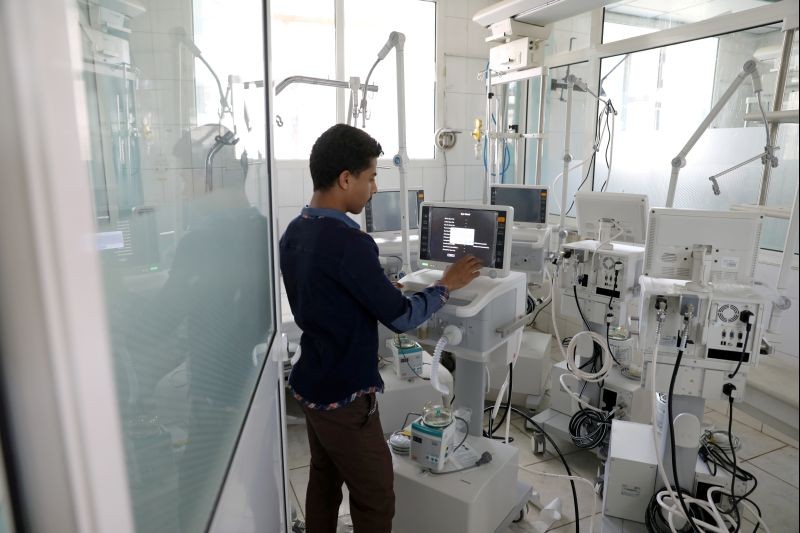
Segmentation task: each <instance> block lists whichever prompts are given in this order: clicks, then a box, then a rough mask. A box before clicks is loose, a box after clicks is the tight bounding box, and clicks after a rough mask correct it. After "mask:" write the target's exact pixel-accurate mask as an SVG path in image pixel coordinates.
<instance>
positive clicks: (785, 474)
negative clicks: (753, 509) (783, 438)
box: [748, 446, 800, 490]
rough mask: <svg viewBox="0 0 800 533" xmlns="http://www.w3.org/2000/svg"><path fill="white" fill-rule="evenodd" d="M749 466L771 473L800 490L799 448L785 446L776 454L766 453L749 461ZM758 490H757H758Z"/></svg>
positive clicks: (775, 452)
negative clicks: (799, 480)
mask: <svg viewBox="0 0 800 533" xmlns="http://www.w3.org/2000/svg"><path fill="white" fill-rule="evenodd" d="M748 462H749V464H753V465H756V466H757V467H758V468H760V469H761V470H764V471H765V472H769V473H770V474H772V475H773V476H775V477H777V478H779V479H781V480H783V481H785V482H786V483H788V484H790V485H792V486H793V487H794V488H799V487H800V483H798V475H800V474H799V472H800V471H799V470H798V453H797V448H792V447H791V446H784V447H783V448H781V449H779V450H775V451H774V452H770V453H765V454H764V455H760V456H758V457H756V458H754V459H751V460H750V461H748ZM756 490H757V489H756Z"/></svg>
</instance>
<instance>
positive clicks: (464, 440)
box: [453, 416, 469, 453]
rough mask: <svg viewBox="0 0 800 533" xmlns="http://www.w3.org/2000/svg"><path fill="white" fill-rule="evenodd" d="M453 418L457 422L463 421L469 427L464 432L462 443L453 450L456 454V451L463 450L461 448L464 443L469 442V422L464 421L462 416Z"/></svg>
mask: <svg viewBox="0 0 800 533" xmlns="http://www.w3.org/2000/svg"><path fill="white" fill-rule="evenodd" d="M453 418H455V419H456V420H461V421H462V422H464V425H465V426H467V429H466V430H464V438H463V439H461V442H459V443H458V446H456V447H455V448H453V453H456V450H458V449H459V448H461V446H463V445H464V443H465V442H466V441H467V436H468V435H469V422H467V421H466V420H464V419H463V418H461V417H460V416H453Z"/></svg>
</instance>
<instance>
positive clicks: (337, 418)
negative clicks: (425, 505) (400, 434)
mask: <svg viewBox="0 0 800 533" xmlns="http://www.w3.org/2000/svg"><path fill="white" fill-rule="evenodd" d="M303 410H304V411H305V414H306V428H307V430H308V444H309V448H310V450H311V472H310V477H309V481H308V488H307V489H306V513H305V514H306V531H307V532H308V533H335V532H336V522H337V520H338V515H339V505H340V504H341V503H342V483H344V484H345V485H347V490H348V492H349V493H350V517H351V518H352V519H353V529H354V533H391V531H392V517H394V471H393V469H392V456H391V453H390V452H389V447H388V445H387V444H386V440H385V439H384V438H383V430H382V429H381V421H380V418H379V414H378V407H377V402H376V399H375V394H369V395H365V396H361V397H359V398H357V399H356V400H354V401H353V402H352V403H349V404H348V405H346V406H344V407H340V408H339V409H334V410H332V411H318V410H314V409H308V408H306V407H304V408H303Z"/></svg>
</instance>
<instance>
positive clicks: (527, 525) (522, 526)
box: [508, 514, 602, 533]
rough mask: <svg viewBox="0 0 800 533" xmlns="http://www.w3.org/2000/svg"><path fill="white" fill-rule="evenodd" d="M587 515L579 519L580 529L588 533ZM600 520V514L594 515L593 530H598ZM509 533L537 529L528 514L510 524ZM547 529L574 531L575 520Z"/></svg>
mask: <svg viewBox="0 0 800 533" xmlns="http://www.w3.org/2000/svg"><path fill="white" fill-rule="evenodd" d="M589 520H590V519H589V517H586V518H583V519H581V521H580V530H581V531H582V532H583V533H588V531H589ZM601 520H602V516H601V515H599V514H598V515H595V517H594V530H595V531H600V521H601ZM508 531H509V533H512V532H513V533H528V532H530V533H535V532H536V531H537V530H536V529H534V527H533V520H531V519H530V515H529V517H528V518H526V519H525V520H523V521H521V522H517V523H515V524H511V527H509V528H508ZM549 531H557V532H558V533H574V531H575V522H572V523H570V524H566V525H563V526H558V527H556V528H554V529H550V530H549Z"/></svg>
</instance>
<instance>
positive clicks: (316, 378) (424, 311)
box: [280, 208, 447, 409]
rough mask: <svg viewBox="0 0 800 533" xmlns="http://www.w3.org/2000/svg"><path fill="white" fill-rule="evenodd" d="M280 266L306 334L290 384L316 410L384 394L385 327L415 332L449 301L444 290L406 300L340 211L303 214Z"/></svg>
mask: <svg viewBox="0 0 800 533" xmlns="http://www.w3.org/2000/svg"><path fill="white" fill-rule="evenodd" d="M280 264H281V273H282V275H283V282H284V285H285V286H286V295H287V297H288V299H289V304H290V306H291V309H292V313H293V314H294V320H295V322H296V323H297V325H298V327H299V328H300V329H301V330H302V331H303V334H302V337H301V339H300V347H301V355H300V360H299V361H298V362H297V363H296V364H295V365H294V367H293V368H292V373H291V376H290V378H289V384H290V386H291V387H292V390H293V391H294V393H295V394H296V395H298V396H300V397H301V399H302V400H303V401H304V403H305V404H306V405H308V406H310V407H312V408H317V409H329V408H335V407H339V406H342V405H345V404H346V403H348V402H349V401H351V400H353V399H354V398H355V397H357V396H358V395H359V394H362V393H364V392H367V391H369V390H382V389H383V381H382V380H381V377H380V374H379V373H378V359H377V354H378V321H380V322H381V323H383V324H384V325H385V326H387V327H388V328H389V329H391V330H392V331H394V332H396V333H399V332H402V331H407V330H409V329H412V328H415V327H417V326H418V325H420V324H422V323H423V322H425V321H426V320H427V319H428V318H430V316H431V315H432V314H433V313H435V312H436V311H438V310H439V309H440V308H441V307H442V305H443V304H444V302H445V301H446V300H447V291H446V290H445V288H444V287H441V286H438V285H436V286H432V287H429V288H427V289H425V290H424V291H423V292H419V293H416V294H415V295H413V296H412V297H411V298H407V297H405V296H404V295H403V294H402V293H401V292H400V291H399V290H398V289H397V288H396V287H395V286H394V285H392V283H391V282H390V281H389V280H388V279H387V278H386V276H385V275H384V273H383V269H382V268H381V265H380V262H379V260H378V247H377V245H376V244H375V241H374V240H373V239H372V237H370V236H369V235H368V234H366V233H364V232H362V231H361V230H360V229H359V227H358V224H356V223H355V222H354V221H353V220H352V219H350V218H349V217H347V215H345V214H344V213H342V212H340V211H336V210H332V209H314V208H305V209H303V212H302V214H301V215H300V216H299V217H297V218H296V219H294V220H293V221H292V222H291V223H290V224H289V226H288V227H287V229H286V232H285V233H284V234H283V236H282V237H281V241H280Z"/></svg>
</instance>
